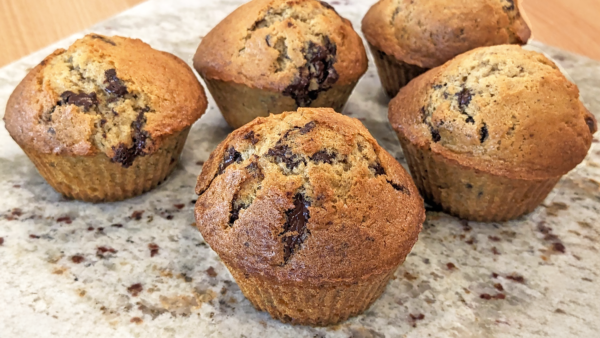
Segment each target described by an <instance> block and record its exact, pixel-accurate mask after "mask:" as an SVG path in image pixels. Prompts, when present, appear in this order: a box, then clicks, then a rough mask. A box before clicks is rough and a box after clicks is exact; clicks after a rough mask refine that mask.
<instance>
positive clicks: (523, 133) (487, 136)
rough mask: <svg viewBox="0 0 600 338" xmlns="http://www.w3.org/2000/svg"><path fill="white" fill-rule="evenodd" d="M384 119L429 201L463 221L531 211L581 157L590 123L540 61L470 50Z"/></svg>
mask: <svg viewBox="0 0 600 338" xmlns="http://www.w3.org/2000/svg"><path fill="white" fill-rule="evenodd" d="M389 119H390V122H391V123H392V126H393V128H394V129H395V130H396V133H397V134H398V137H399V139H400V143H401V144H402V148H403V149H404V154H405V156H406V159H407V161H408V164H409V166H410V171H411V173H412V175H413V177H414V179H415V182H416V183H417V186H418V187H419V190H420V191H421V193H422V194H423V196H424V197H425V199H426V200H427V201H428V202H430V203H432V204H434V205H437V206H439V207H441V208H442V209H443V210H445V211H447V212H448V213H450V214H453V215H456V216H458V217H460V218H464V219H468V220H475V221H504V220H509V219H513V218H516V217H518V216H520V215H523V214H525V213H528V212H530V211H532V210H533V209H535V207H536V206H538V205H539V204H540V203H541V202H542V201H543V200H544V198H545V197H546V196H547V195H548V193H550V191H551V190H552V188H553V187H554V185H555V184H556V183H557V182H558V180H559V179H560V178H561V176H563V175H565V174H566V173H568V172H569V171H570V170H571V169H573V168H575V166H577V164H579V163H580V162H581V161H583V159H584V158H585V156H586V154H587V152H588V150H589V148H590V145H591V142H592V135H593V134H594V133H595V132H596V129H597V128H596V121H595V118H594V116H593V115H591V114H590V113H589V112H588V111H587V110H586V109H585V107H584V106H583V104H582V103H581V102H580V101H579V90H578V89H577V86H575V85H574V84H572V83H571V82H569V81H568V80H567V79H566V78H565V77H564V75H563V74H562V73H561V72H560V70H559V69H558V68H557V67H556V65H555V64H554V63H552V62H551V61H550V60H548V59H547V58H546V57H545V56H543V55H542V54H539V53H536V52H531V51H526V50H523V49H522V48H521V47H519V46H511V45H504V46H494V47H483V48H479V49H475V50H473V51H471V52H468V53H465V54H463V55H460V56H458V57H457V58H456V59H454V60H452V61H450V62H448V63H446V64H445V65H444V66H442V67H438V68H434V69H433V70H431V71H429V72H427V73H425V74H423V75H421V76H420V77H418V78H416V79H415V80H414V81H412V82H411V83H409V84H408V85H407V86H406V87H404V88H402V89H401V90H400V93H399V94H398V96H397V97H396V98H394V99H393V100H392V102H391V104H390V107H389Z"/></svg>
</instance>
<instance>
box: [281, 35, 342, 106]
mask: <svg viewBox="0 0 600 338" xmlns="http://www.w3.org/2000/svg"><path fill="white" fill-rule="evenodd" d="M336 55H337V46H336V45H335V44H334V43H332V42H331V40H329V37H327V36H326V37H325V38H324V46H322V45H319V44H316V43H314V42H312V41H310V42H309V43H308V48H307V49H306V51H305V53H304V59H305V60H306V64H305V65H304V66H302V67H300V68H299V69H298V75H297V76H296V77H295V78H294V80H293V81H292V83H291V84H290V85H289V86H288V87H287V88H285V89H284V90H283V95H286V96H291V97H292V98H293V99H294V100H295V101H296V105H297V106H298V107H308V106H310V104H311V103H312V101H313V100H315V99H316V98H317V97H318V96H319V93H320V92H322V91H325V90H328V89H329V88H331V86H332V85H333V84H334V83H335V82H337V80H338V79H339V75H338V73H337V71H336V70H335V68H334V67H333V64H334V63H335V62H336ZM315 83H316V85H317V89H310V88H311V87H313V88H314V84H315Z"/></svg>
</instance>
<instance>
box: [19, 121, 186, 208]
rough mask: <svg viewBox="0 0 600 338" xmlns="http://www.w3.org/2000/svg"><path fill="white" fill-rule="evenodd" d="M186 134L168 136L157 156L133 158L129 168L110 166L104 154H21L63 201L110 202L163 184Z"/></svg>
mask: <svg viewBox="0 0 600 338" xmlns="http://www.w3.org/2000/svg"><path fill="white" fill-rule="evenodd" d="M189 130H190V128H189V127H188V128H186V129H184V130H183V131H181V132H179V133H177V134H174V135H171V136H168V137H167V138H166V139H165V140H164V141H163V142H162V144H161V146H160V148H159V149H158V150H157V151H156V152H154V153H152V154H149V155H146V156H140V157H138V158H136V159H135V160H134V162H133V164H132V165H131V166H130V167H129V168H124V167H123V166H122V165H121V164H120V163H114V162H111V159H110V158H108V157H107V156H106V154H104V153H99V154H96V155H94V156H62V155H55V154H43V153H39V152H37V151H35V150H32V149H24V151H25V153H26V154H27V156H28V157H29V159H31V161H32V162H33V163H34V164H35V166H36V167H37V170H38V171H39V173H40V175H42V177H44V179H46V181H47V182H48V184H50V185H51V186H52V187H53V188H54V189H55V190H56V191H57V192H59V193H61V194H63V195H64V196H65V197H67V198H73V199H77V200H82V201H86V202H113V201H120V200H124V199H127V198H131V197H134V196H137V195H140V194H142V193H144V192H146V191H149V190H151V189H152V188H154V187H156V186H157V185H158V184H160V183H161V182H162V181H164V180H165V179H166V178H167V176H168V175H169V174H170V173H171V171H173V169H174V168H175V166H176V165H177V161H178V160H179V155H180V154H181V151H182V150H183V146H184V145H185V140H186V138H187V135H188V133H189Z"/></svg>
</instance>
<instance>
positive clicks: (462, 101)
mask: <svg viewBox="0 0 600 338" xmlns="http://www.w3.org/2000/svg"><path fill="white" fill-rule="evenodd" d="M456 97H457V98H458V107H459V108H460V110H461V111H464V110H465V108H467V107H468V106H469V104H470V103H471V92H470V91H469V90H468V89H467V88H463V90H461V91H460V92H458V93H456Z"/></svg>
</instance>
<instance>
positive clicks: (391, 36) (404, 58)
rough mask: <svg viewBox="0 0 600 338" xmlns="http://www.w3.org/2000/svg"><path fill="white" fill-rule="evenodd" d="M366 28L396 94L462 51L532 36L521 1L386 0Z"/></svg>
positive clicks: (387, 88)
mask: <svg viewBox="0 0 600 338" xmlns="http://www.w3.org/2000/svg"><path fill="white" fill-rule="evenodd" d="M362 30H363V33H364V34H365V37H366V38H367V41H368V42H369V45H370V48H371V53H372V54H373V58H374V59H375V64H376V65H377V70H378V72H379V78H380V79H381V84H382V85H383V88H384V90H385V92H386V93H387V94H388V95H389V96H390V97H394V96H396V94H398V91H399V90H400V88H402V87H404V86H405V85H406V84H407V83H408V82H409V81H410V80H412V79H413V78H415V77H417V76H418V75H420V74H422V73H424V72H425V71H427V70H429V69H431V68H434V67H438V66H441V65H442V64H444V63H445V62H446V61H448V60H450V59H452V58H453V57H455V56H457V55H459V54H462V53H464V52H466V51H469V50H471V49H474V48H477V47H483V46H493V45H502V44H521V45H522V44H525V43H527V40H528V39H529V36H530V31H529V28H528V27H527V23H525V20H523V18H522V17H521V15H520V13H519V3H518V0H459V1H457V0H410V1H409V0H380V1H379V2H378V3H376V4H375V5H373V7H371V9H370V10H369V12H368V13H367V15H366V16H365V17H364V19H363V22H362Z"/></svg>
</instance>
